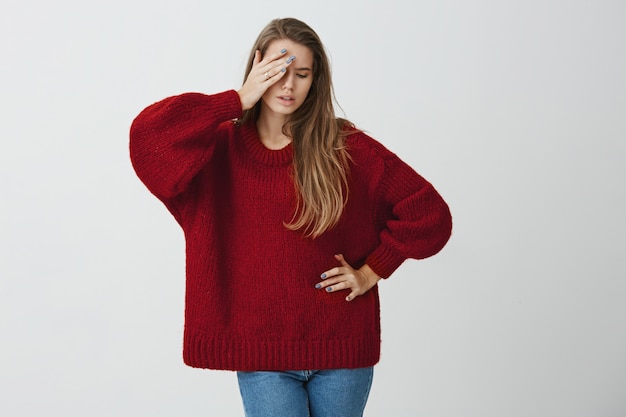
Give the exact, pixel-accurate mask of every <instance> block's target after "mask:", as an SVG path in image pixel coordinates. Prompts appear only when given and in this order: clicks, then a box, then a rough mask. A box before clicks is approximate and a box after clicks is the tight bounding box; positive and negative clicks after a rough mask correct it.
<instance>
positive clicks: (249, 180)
mask: <svg viewBox="0 0 626 417" xmlns="http://www.w3.org/2000/svg"><path fill="white" fill-rule="evenodd" d="M241 115H242V110H241V103H240V101H239V96H238V94H237V92H236V91H226V92H223V93H219V94H215V95H204V94H199V93H187V94H183V95H179V96H175V97H170V98H167V99H165V100H162V101H160V102H158V103H155V104H153V105H151V106H149V107H147V108H146V109H145V110H144V111H142V112H141V113H140V114H139V116H137V118H136V119H135V120H134V122H133V124H132V127H131V130H130V153H131V160H132V163H133V166H134V168H135V170H136V172H137V175H138V176H139V178H140V179H141V180H142V181H143V182H144V184H145V185H146V186H147V187H148V189H149V190H150V191H151V192H152V193H153V194H154V195H155V196H157V197H158V198H159V199H160V200H161V201H162V202H163V203H164V204H165V205H166V206H167V208H168V209H169V211H170V212H171V213H172V214H173V215H174V217H175V219H176V221H177V222H178V223H179V224H180V226H181V227H182V229H183V232H184V235H185V241H186V274H187V281H186V297H185V333H184V348H183V357H184V360H185V363H186V364H188V365H190V366H193V367H200V368H211V369H228V370H287V369H292V370H295V369H329V368H356V367H365V366H372V365H374V364H375V363H376V362H378V360H379V356H380V319H379V301H378V289H377V287H374V288H372V289H371V290H370V291H368V292H367V293H366V294H364V295H363V296H360V297H356V299H354V300H353V301H351V302H347V301H346V300H345V296H346V295H347V292H344V291H340V292H338V293H327V292H326V291H323V290H317V289H315V284H316V283H317V282H319V281H320V274H321V273H322V272H323V271H326V270H328V269H330V268H332V267H335V266H338V264H337V261H336V260H335V258H334V255H335V254H338V253H341V254H343V255H344V257H345V259H346V261H347V262H348V263H349V264H351V265H352V267H354V268H359V267H361V266H362V265H363V264H364V263H367V264H368V265H369V266H370V267H371V268H372V269H373V270H374V272H376V273H377V274H378V275H379V276H381V277H385V278H386V277H389V275H390V274H391V273H392V272H393V271H394V270H396V269H397V268H398V267H399V266H400V264H401V263H402V262H403V261H404V260H405V259H407V258H418V259H419V258H425V257H428V256H431V255H434V254H435V253H437V252H438V251H439V250H440V249H441V248H442V247H443V246H444V245H445V244H446V242H447V240H448V238H449V236H450V233H451V227H452V222H451V216H450V212H449V210H448V206H447V205H446V203H445V202H444V201H443V199H442V198H441V197H440V196H439V194H438V193H437V191H435V189H434V188H433V187H432V186H431V184H430V183H428V182H427V181H426V180H425V179H423V178H422V177H421V176H419V175H418V174H417V173H416V172H415V171H414V170H413V169H411V168H410V167H409V166H408V165H407V164H405V163H404V162H402V161H401V160H400V159H399V158H398V157H397V156H396V155H395V154H393V153H391V152H390V151H389V150H387V149H386V148H384V147H383V146H382V145H381V144H380V143H378V142H376V141H375V140H374V139H372V138H370V137H368V136H367V135H365V134H364V133H354V134H352V135H350V136H349V137H348V138H347V140H346V145H347V148H348V151H349V153H350V155H351V158H352V162H351V166H350V183H349V185H350V191H349V198H348V203H347V206H346V208H345V211H344V214H343V217H342V220H341V221H340V223H339V224H338V225H337V226H336V227H335V228H333V229H332V230H330V231H327V232H326V233H324V234H323V235H322V236H321V237H318V238H317V239H310V238H304V237H303V236H302V233H300V232H294V231H290V230H288V229H287V228H285V226H284V222H285V221H290V220H291V219H292V216H293V212H294V209H295V202H296V201H297V198H296V193H295V188H294V184H293V180H292V177H291V170H292V164H291V162H292V147H291V144H290V145H287V146H286V147H285V148H283V149H280V150H269V149H267V148H265V147H264V146H263V144H262V143H261V142H260V140H259V138H258V136H257V131H256V127H255V126H253V125H244V126H239V125H236V124H234V123H233V122H232V120H233V119H236V118H239V117H241Z"/></svg>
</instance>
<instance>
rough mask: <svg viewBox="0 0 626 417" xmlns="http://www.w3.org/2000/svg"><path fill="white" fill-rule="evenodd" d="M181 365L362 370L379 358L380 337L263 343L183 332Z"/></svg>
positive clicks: (267, 369)
mask: <svg viewBox="0 0 626 417" xmlns="http://www.w3.org/2000/svg"><path fill="white" fill-rule="evenodd" d="M183 359H184V361H185V363H186V364H187V365H189V366H192V367H194V368H208V369H220V370H231V371H263V370H265V371H273V370H303V369H339V368H363V367H368V366H374V365H375V364H376V363H378V361H379V359H380V336H379V335H375V336H373V337H371V338H361V339H359V338H351V339H346V340H319V341H310V340H302V341H291V342H289V341H266V340H250V339H236V338H229V337H228V335H227V334H225V335H220V336H217V337H212V336H208V335H203V334H201V333H199V332H193V331H191V330H189V329H185V340H184V348H183Z"/></svg>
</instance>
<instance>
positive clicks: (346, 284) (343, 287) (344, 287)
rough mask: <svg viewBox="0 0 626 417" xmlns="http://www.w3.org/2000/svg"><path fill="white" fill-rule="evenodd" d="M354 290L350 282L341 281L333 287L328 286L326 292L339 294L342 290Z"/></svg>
mask: <svg viewBox="0 0 626 417" xmlns="http://www.w3.org/2000/svg"><path fill="white" fill-rule="evenodd" d="M350 288H352V285H351V284H350V283H349V282H348V281H341V282H338V283H336V284H333V285H328V286H327V287H326V288H325V290H326V292H337V291H341V290H347V289H350Z"/></svg>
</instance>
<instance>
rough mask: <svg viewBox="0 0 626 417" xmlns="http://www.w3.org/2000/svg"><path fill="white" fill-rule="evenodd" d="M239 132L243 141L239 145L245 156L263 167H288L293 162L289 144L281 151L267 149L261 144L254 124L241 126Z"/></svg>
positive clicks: (291, 147)
mask: <svg viewBox="0 0 626 417" xmlns="http://www.w3.org/2000/svg"><path fill="white" fill-rule="evenodd" d="M241 131H242V139H243V140H242V141H241V143H242V144H243V151H244V153H245V154H246V156H249V157H251V158H252V159H254V160H256V161H257V162H260V163H261V164H263V165H267V166H274V167H278V166H284V165H288V164H290V163H291V161H292V160H293V146H292V144H291V143H289V144H288V145H287V146H285V147H284V148H281V149H268V148H266V147H265V145H263V143H262V142H261V139H260V138H259V133H258V131H257V128H256V126H255V125H254V123H248V124H246V125H244V126H241Z"/></svg>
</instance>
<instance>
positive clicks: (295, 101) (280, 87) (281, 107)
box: [261, 39, 313, 117]
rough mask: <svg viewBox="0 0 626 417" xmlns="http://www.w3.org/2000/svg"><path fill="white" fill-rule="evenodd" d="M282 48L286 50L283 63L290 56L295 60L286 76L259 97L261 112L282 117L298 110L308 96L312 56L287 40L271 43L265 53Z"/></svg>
mask: <svg viewBox="0 0 626 417" xmlns="http://www.w3.org/2000/svg"><path fill="white" fill-rule="evenodd" d="M283 48H285V49H287V53H286V54H285V55H284V59H285V61H286V60H287V59H288V58H289V57H290V56H295V57H296V58H295V60H294V61H293V62H292V63H291V65H289V66H288V67H287V72H286V74H285V75H284V76H283V77H282V78H281V79H280V80H278V81H277V82H276V83H275V84H273V85H272V86H271V87H270V88H268V89H267V91H266V92H265V93H264V94H263V96H262V97H261V112H263V113H266V112H269V113H274V114H275V115H277V116H279V115H280V116H283V117H284V116H289V115H291V114H292V113H293V112H295V111H296V110H297V109H298V108H300V106H301V105H302V103H304V100H305V99H306V97H307V95H308V94H309V90H310V88H311V84H312V83H313V54H312V53H311V50H310V49H309V48H307V47H306V46H303V45H300V44H298V43H295V42H293V41H291V40H289V39H277V40H275V41H272V42H271V43H270V44H269V46H268V49H267V51H268V52H278V51H280V50H282V49H283ZM266 115H267V113H266Z"/></svg>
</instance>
